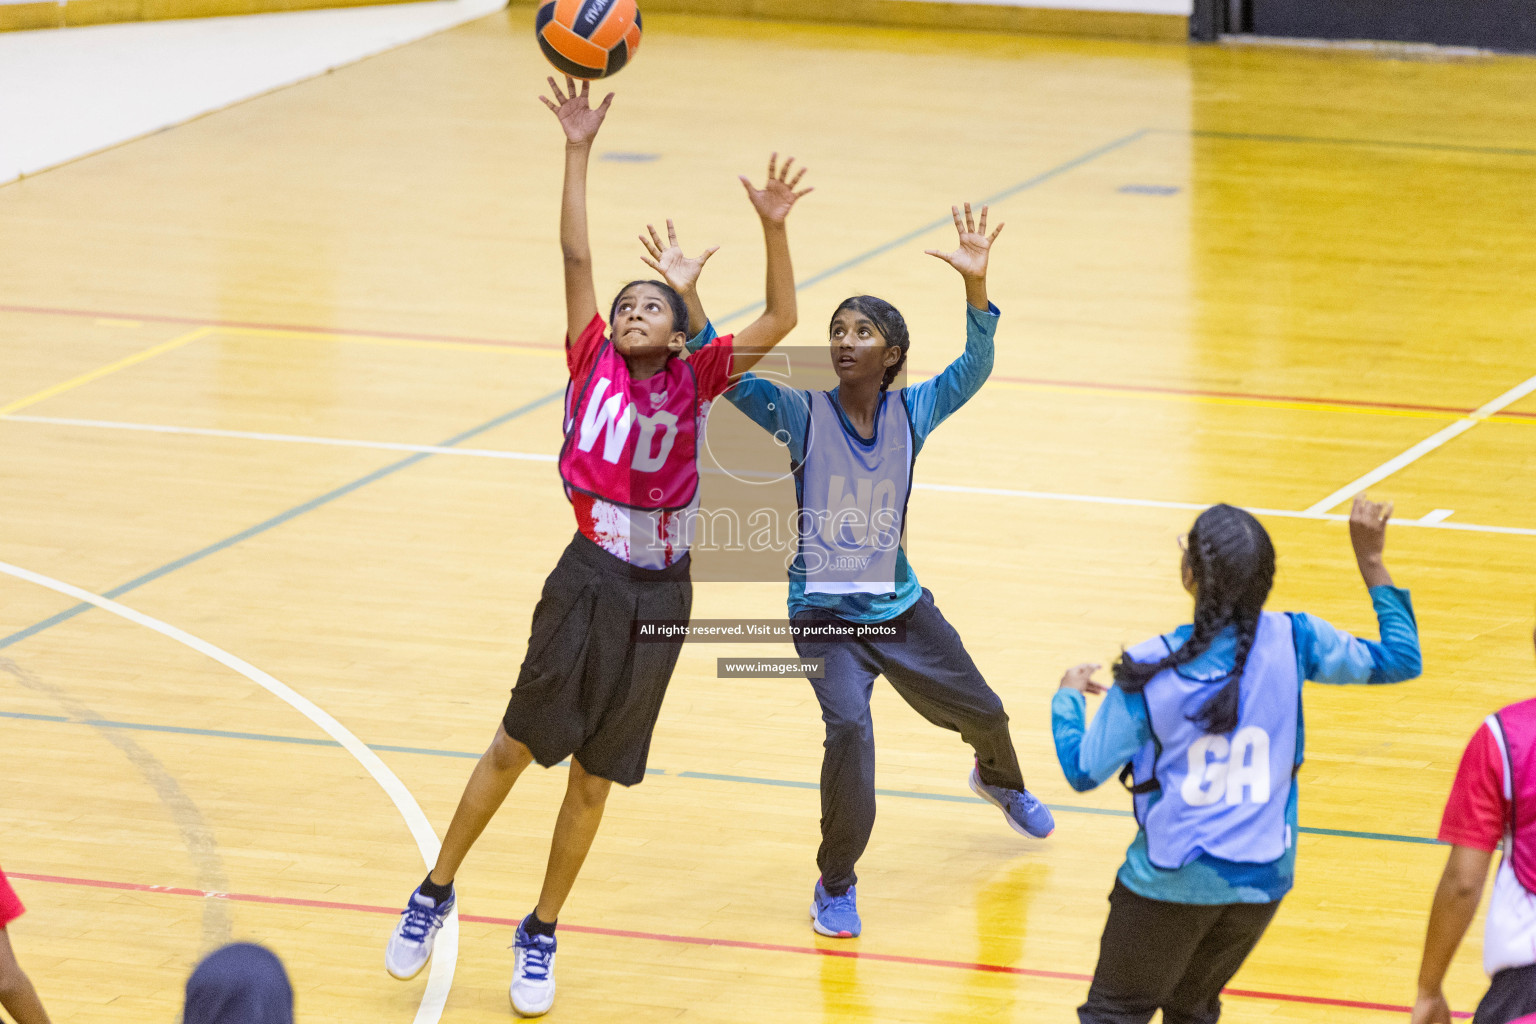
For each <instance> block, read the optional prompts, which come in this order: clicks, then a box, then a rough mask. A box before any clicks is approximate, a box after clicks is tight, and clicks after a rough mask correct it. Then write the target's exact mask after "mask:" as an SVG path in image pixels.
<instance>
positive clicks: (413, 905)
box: [384, 889, 458, 981]
mask: <svg viewBox="0 0 1536 1024" xmlns="http://www.w3.org/2000/svg"><path fill="white" fill-rule="evenodd" d="M457 901H458V894H457V893H454V892H452V891H451V890H450V892H449V894H448V898H447V899H446V900H444V901H443V902H442V903H434V902H433V901H432V898H431V897H429V896H423V895H422V894H421V890H420V889H417V890H416V891H415V892H413V893H411V899H410V902H409V903H407V904H406V905H405V909H404V910H402V911H400V923H399V924H397V925H395V933H394V934H393V935H391V936H390V937H389V945H387V946H385V947H384V969H385V970H386V971H388V972H389V973H390V975H391V976H393V977H396V978H399V979H400V980H401V981H410V980H411V979H412V978H414V977H416V975H418V974H420V973H421V969H422V968H423V967H425V966H427V961H428V960H431V959H432V943H433V942H435V941H436V940H437V930H438V929H439V928H441V927H442V926H443V922H444V921H446V920H448V914H449V912H450V911H452V910H453V905H454V903H455V902H457Z"/></svg>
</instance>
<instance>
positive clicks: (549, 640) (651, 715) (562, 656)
mask: <svg viewBox="0 0 1536 1024" xmlns="http://www.w3.org/2000/svg"><path fill="white" fill-rule="evenodd" d="M688 565H689V557H688V556H687V555H684V556H683V557H682V559H681V560H679V561H678V562H677V563H675V564H673V565H671V566H668V567H667V568H665V569H643V568H640V567H638V566H634V565H630V564H629V563H628V562H625V561H624V560H623V559H621V558H617V557H615V556H614V555H610V554H609V553H608V552H606V551H604V550H603V549H602V548H600V547H598V546H597V545H596V544H594V543H592V542H591V541H590V540H588V539H587V538H586V537H584V536H582V535H581V534H580V533H578V534H576V536H575V538H573V539H572V541H571V543H570V545H569V546H568V547H566V549H565V553H564V554H562V555H561V556H560V561H559V563H558V564H557V565H556V566H555V569H554V571H553V572H551V573H550V574H549V578H548V579H547V580H545V581H544V592H543V594H542V595H540V597H539V603H538V606H537V607H536V608H534V610H533V629H532V634H531V635H530V636H529V638H528V655H527V657H526V658H524V659H523V667H522V669H521V671H520V672H519V673H518V676H517V684H516V686H514V687H513V688H512V699H511V700H510V701H509V702H508V703H507V713H506V715H505V716H503V718H502V728H504V729H505V730H506V731H507V735H508V736H510V737H512V738H513V739H515V740H517V741H518V742H519V743H522V744H523V745H524V746H526V747H527V748H528V749H529V750H530V751H532V752H533V757H534V760H536V761H538V762H539V764H541V765H543V766H545V767H546V768H547V767H549V766H550V765H555V764H559V763H560V762H561V761H563V760H565V759H566V758H567V757H570V756H571V755H573V754H574V755H575V757H576V759H577V760H578V761H580V762H581V766H582V767H583V768H585V769H586V770H587V771H588V772H591V773H592V774H593V775H596V776H599V777H600V778H604V779H609V780H611V781H613V782H617V783H619V784H620V785H621V786H633V785H635V784H636V783H638V782H639V781H640V780H641V779H643V778H645V761H646V757H647V755H648V754H649V753H650V749H651V733H652V732H653V731H654V730H655V728H656V718H657V715H659V714H660V712H661V701H662V698H663V697H665V696H666V692H667V683H668V682H669V681H670V680H671V678H672V670H673V668H674V667H676V665H677V656H678V652H679V650H680V648H681V647H682V639H681V638H678V639H677V640H675V641H665V642H647V643H642V644H637V643H635V642H634V639H633V631H634V623H635V620H636V619H674V620H686V619H687V618H688V615H689V613H690V611H691V610H692V608H693V583H692V581H691V580H690V579H689V575H688Z"/></svg>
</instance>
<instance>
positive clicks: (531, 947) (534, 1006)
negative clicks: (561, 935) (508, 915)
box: [507, 924, 556, 1017]
mask: <svg viewBox="0 0 1536 1024" xmlns="http://www.w3.org/2000/svg"><path fill="white" fill-rule="evenodd" d="M555 945H556V943H555V937H554V936H553V935H530V934H528V932H527V931H525V930H524V929H523V926H522V925H521V924H519V925H518V926H517V937H516V939H514V940H513V942H512V949H513V962H512V985H511V987H510V988H508V989H507V995H508V996H509V997H511V999H512V1009H513V1011H515V1012H516V1013H517V1015H518V1016H519V1017H542V1016H543V1015H544V1014H546V1013H548V1012H549V1008H550V1007H551V1006H554V1005H555Z"/></svg>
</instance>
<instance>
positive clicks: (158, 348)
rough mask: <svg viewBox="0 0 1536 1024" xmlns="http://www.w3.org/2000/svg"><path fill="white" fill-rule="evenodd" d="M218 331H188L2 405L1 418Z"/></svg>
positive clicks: (208, 328)
mask: <svg viewBox="0 0 1536 1024" xmlns="http://www.w3.org/2000/svg"><path fill="white" fill-rule="evenodd" d="M216 329H217V328H214V327H199V328H197V329H196V330H193V331H188V332H187V333H186V334H183V335H180V336H178V337H175V338H172V339H171V340H170V341H162V342H161V343H160V344H158V345H151V346H150V347H149V348H147V349H145V350H144V351H142V352H137V353H135V354H133V355H131V356H126V357H124V358H122V359H119V360H117V362H115V363H108V364H107V365H106V366H99V367H97V368H96V369H94V370H90V371H88V372H86V373H82V374H81V375H80V376H78V377H71V378H70V379H69V380H66V381H64V382H63V383H62V384H55V385H53V387H51V388H44V389H43V390H41V391H39V392H37V393H36V394H33V395H28V396H27V397H26V398H18V399H17V400H16V401H14V402H11V403H10V404H9V405H0V416H8V415H10V414H11V413H13V412H20V411H21V410H23V409H27V408H30V407H32V406H34V405H36V404H37V403H38V402H45V401H47V400H48V399H50V398H55V397H57V396H59V395H62V394H64V392H66V391H73V390H74V389H75V388H78V387H80V386H82V385H84V384H89V383H91V382H92V381H97V380H101V378H103V377H106V376H109V375H111V374H114V373H116V372H117V371H118V370H124V369H127V368H128V367H130V366H134V365H136V364H138V363H142V362H144V361H145V360H146V359H153V358H155V356H158V355H162V354H164V353H166V352H169V351H171V349H174V348H180V347H181V346H183V345H185V344H187V343H188V342H193V341H196V340H197V339H198V338H202V337H206V336H207V335H209V334H212V333H213V332H214V331H215V330H216Z"/></svg>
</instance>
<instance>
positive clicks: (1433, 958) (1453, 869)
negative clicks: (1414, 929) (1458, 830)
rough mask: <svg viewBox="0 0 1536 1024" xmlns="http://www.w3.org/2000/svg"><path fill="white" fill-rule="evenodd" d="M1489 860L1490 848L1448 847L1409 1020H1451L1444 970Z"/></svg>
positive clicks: (1446, 1023) (1421, 1023)
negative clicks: (1417, 990) (1448, 850)
mask: <svg viewBox="0 0 1536 1024" xmlns="http://www.w3.org/2000/svg"><path fill="white" fill-rule="evenodd" d="M1492 860H1493V851H1491V850H1478V849H1474V848H1472V847H1468V846H1452V847H1451V853H1450V856H1449V857H1447V858H1446V861H1445V871H1444V872H1443V873H1442V874H1441V875H1440V885H1439V886H1438V887H1437V888H1436V889H1435V902H1434V906H1433V907H1431V909H1430V911H1429V929H1428V930H1427V931H1426V933H1425V935H1424V959H1423V960H1422V961H1421V962H1420V964H1419V994H1418V997H1417V998H1416V999H1415V1000H1414V1004H1413V1016H1412V1024H1451V1008H1450V1006H1449V1005H1448V1004H1447V1003H1446V1001H1445V991H1444V984H1445V972H1446V970H1447V969H1448V968H1449V967H1450V966H1451V958H1452V957H1454V956H1455V955H1456V947H1457V946H1459V945H1461V940H1462V937H1463V936H1464V935H1466V934H1467V928H1468V927H1469V926H1470V925H1471V924H1472V918H1473V917H1474V916H1475V915H1476V914H1477V902H1478V900H1480V899H1481V898H1482V895H1483V882H1484V880H1485V879H1487V877H1488V865H1489V863H1490V862H1491V861H1492Z"/></svg>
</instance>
